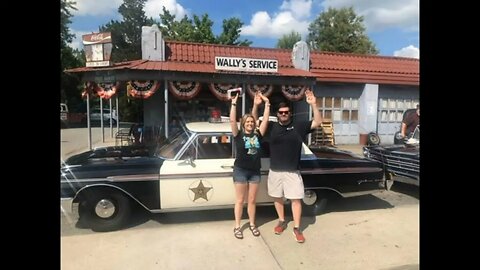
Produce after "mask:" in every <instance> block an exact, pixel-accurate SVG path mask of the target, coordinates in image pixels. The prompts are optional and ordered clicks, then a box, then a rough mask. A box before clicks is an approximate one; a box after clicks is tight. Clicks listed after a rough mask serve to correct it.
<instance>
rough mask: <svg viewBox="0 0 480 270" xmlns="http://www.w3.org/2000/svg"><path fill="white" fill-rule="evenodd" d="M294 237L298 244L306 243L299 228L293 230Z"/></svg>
mask: <svg viewBox="0 0 480 270" xmlns="http://www.w3.org/2000/svg"><path fill="white" fill-rule="evenodd" d="M293 235H294V236H295V240H297V242H298V243H303V242H305V237H303V233H302V232H301V231H300V230H299V229H298V228H293Z"/></svg>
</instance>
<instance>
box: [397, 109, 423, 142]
mask: <svg viewBox="0 0 480 270" xmlns="http://www.w3.org/2000/svg"><path fill="white" fill-rule="evenodd" d="M419 124H420V104H417V110H416V111H415V113H410V114H409V115H407V116H406V117H405V119H403V121H402V128H401V131H400V133H401V135H402V138H405V136H410V135H411V134H412V133H413V131H414V130H415V128H416V127H417V126H418V125H419Z"/></svg>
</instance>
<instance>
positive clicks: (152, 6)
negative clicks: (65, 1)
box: [72, 0, 188, 20]
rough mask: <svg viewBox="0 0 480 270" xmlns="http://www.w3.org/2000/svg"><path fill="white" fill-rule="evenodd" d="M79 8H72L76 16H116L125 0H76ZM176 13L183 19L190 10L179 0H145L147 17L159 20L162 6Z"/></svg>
mask: <svg viewBox="0 0 480 270" xmlns="http://www.w3.org/2000/svg"><path fill="white" fill-rule="evenodd" d="M75 1H76V2H77V3H76V5H75V7H76V8H77V10H76V11H75V10H72V14H73V15H74V16H111V17H115V16H116V14H117V13H118V7H120V5H121V4H123V0H75ZM163 6H165V8H166V9H167V10H168V11H170V13H171V14H172V15H175V16H176V18H177V19H179V20H180V19H182V18H183V16H184V15H185V14H187V13H188V12H187V11H186V10H185V8H184V7H183V6H182V5H180V4H178V3H177V0H148V1H147V2H145V6H144V7H143V10H144V11H145V15H146V16H147V17H152V18H154V19H155V20H159V14H160V13H161V12H162V7H163Z"/></svg>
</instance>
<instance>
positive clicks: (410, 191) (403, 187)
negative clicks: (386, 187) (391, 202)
mask: <svg viewBox="0 0 480 270" xmlns="http://www.w3.org/2000/svg"><path fill="white" fill-rule="evenodd" d="M391 190H392V191H395V192H398V193H402V194H405V195H408V196H411V197H414V198H416V199H420V187H419V186H415V185H410V184H405V183H401V182H394V183H393V185H392V188H391Z"/></svg>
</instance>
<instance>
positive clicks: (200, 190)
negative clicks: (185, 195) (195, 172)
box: [189, 180, 213, 201]
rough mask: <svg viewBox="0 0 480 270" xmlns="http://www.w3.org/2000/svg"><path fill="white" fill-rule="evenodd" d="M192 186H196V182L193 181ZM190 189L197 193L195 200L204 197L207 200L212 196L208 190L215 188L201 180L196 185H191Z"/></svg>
mask: <svg viewBox="0 0 480 270" xmlns="http://www.w3.org/2000/svg"><path fill="white" fill-rule="evenodd" d="M191 186H195V183H193V184H192V185H191ZM189 189H190V190H191V191H192V192H193V193H194V194H195V196H194V198H193V201H196V200H198V199H204V200H205V201H208V198H209V197H211V194H210V196H209V194H208V192H209V191H210V190H212V189H213V188H212V187H211V185H210V187H206V186H205V185H204V184H203V181H202V180H200V181H199V182H198V185H197V186H196V187H190V188H189ZM210 193H211V192H210Z"/></svg>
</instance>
